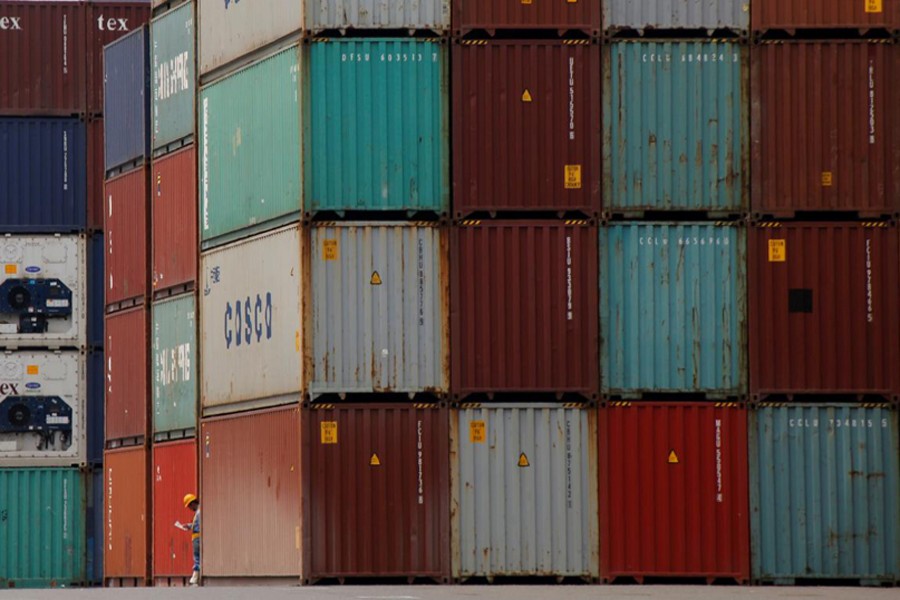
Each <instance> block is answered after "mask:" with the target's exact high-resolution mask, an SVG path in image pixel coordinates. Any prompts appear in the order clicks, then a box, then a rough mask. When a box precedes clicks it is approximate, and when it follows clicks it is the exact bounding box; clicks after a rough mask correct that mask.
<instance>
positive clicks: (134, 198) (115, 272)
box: [103, 167, 150, 305]
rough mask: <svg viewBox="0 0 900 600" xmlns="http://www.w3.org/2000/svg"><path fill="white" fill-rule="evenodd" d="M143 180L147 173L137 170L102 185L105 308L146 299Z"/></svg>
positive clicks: (145, 235) (143, 170)
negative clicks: (104, 242)
mask: <svg viewBox="0 0 900 600" xmlns="http://www.w3.org/2000/svg"><path fill="white" fill-rule="evenodd" d="M147 177H148V172H147V169H145V168H144V167H141V168H138V169H135V170H133V171H129V172H128V173H125V174H124V175H119V176H118V177H115V178H113V179H110V180H108V181H107V182H106V184H105V185H104V195H105V197H106V201H105V202H104V205H105V206H104V207H103V208H104V223H103V231H104V233H105V237H106V261H105V269H106V276H105V280H106V284H105V287H106V304H107V305H111V304H118V303H121V302H123V301H125V300H133V299H140V298H144V297H145V296H146V295H147V286H148V283H149V271H150V270H149V260H148V254H149V249H148V246H149V240H148V239H147V237H148V236H147V217H148V215H147V213H148V206H147Z"/></svg>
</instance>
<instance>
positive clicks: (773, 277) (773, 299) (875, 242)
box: [748, 223, 900, 397]
mask: <svg viewBox="0 0 900 600" xmlns="http://www.w3.org/2000/svg"><path fill="white" fill-rule="evenodd" d="M873 225H874V226H873ZM883 225H884V223H875V224H873V223H774V224H768V223H767V224H764V225H758V226H754V227H751V231H750V244H749V255H750V258H749V284H748V288H749V302H750V327H749V329H750V393H751V394H753V395H757V396H763V395H768V394H810V393H844V394H879V395H884V396H888V397H889V396H892V395H896V394H897V393H898V392H900V369H898V368H897V365H898V364H900V360H898V352H900V348H898V342H897V340H898V338H900V324H898V323H900V314H898V311H897V306H898V302H900V283H898V269H897V258H898V243H900V242H898V238H900V231H898V229H897V227H896V226H883Z"/></svg>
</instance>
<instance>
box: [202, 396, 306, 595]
mask: <svg viewBox="0 0 900 600" xmlns="http://www.w3.org/2000/svg"><path fill="white" fill-rule="evenodd" d="M200 433H201V435H200V444H201V446H200V478H201V482H200V488H201V489H200V502H201V506H202V511H203V536H202V537H201V540H202V542H201V543H202V548H201V557H202V564H201V570H202V572H203V577H204V578H208V577H214V578H224V579H231V580H240V579H246V578H261V577H264V578H290V579H291V580H292V581H293V582H296V581H297V580H298V578H299V577H300V537H301V531H300V409H299V407H296V406H295V407H287V408H278V409H271V410H263V411H257V412H251V413H241V414H237V415H232V416H228V417H219V418H214V419H207V420H205V421H203V423H201V425H200Z"/></svg>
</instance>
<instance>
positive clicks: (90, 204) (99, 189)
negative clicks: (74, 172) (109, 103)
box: [85, 118, 106, 231]
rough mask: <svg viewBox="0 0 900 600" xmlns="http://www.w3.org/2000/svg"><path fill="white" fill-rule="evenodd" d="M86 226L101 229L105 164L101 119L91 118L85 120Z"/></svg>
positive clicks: (94, 229) (95, 229)
mask: <svg viewBox="0 0 900 600" xmlns="http://www.w3.org/2000/svg"><path fill="white" fill-rule="evenodd" d="M86 131H87V157H86V161H85V162H86V167H87V200H86V203H87V228H88V229H89V230H91V231H100V230H102V229H103V179H104V175H106V165H105V164H104V158H103V152H104V149H103V144H104V136H105V133H104V132H103V119H102V118H92V119H90V120H89V121H88V122H87V128H86Z"/></svg>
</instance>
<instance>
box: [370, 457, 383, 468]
mask: <svg viewBox="0 0 900 600" xmlns="http://www.w3.org/2000/svg"><path fill="white" fill-rule="evenodd" d="M369 466H370V467H380V466H381V459H379V458H378V455H377V454H372V458H370V459H369Z"/></svg>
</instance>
